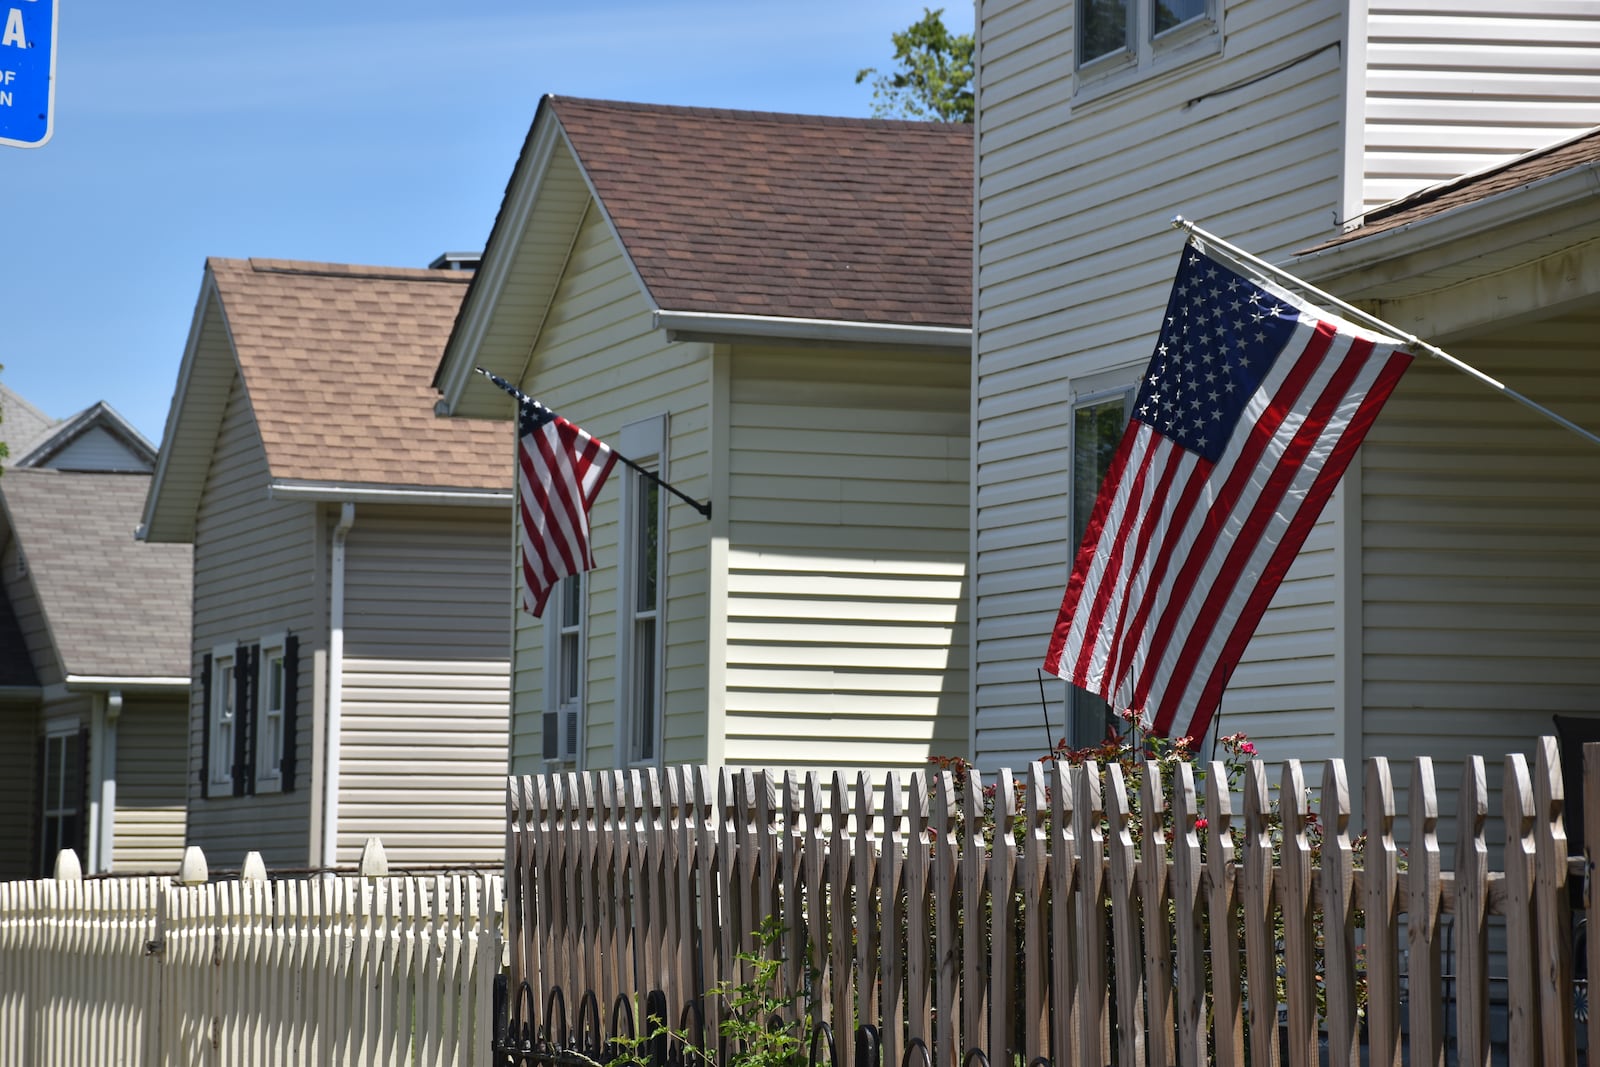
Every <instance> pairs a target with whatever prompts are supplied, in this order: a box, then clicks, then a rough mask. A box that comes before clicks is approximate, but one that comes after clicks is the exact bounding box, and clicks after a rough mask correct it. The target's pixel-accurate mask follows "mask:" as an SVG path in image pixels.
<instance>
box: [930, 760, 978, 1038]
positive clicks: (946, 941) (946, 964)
mask: <svg viewBox="0 0 1600 1067" xmlns="http://www.w3.org/2000/svg"><path fill="white" fill-rule="evenodd" d="M933 781H934V790H933V795H932V796H931V797H930V798H929V800H930V802H931V803H932V805H933V810H932V815H933V820H932V821H933V888H932V891H931V894H930V895H931V898H932V903H933V914H934V918H933V952H934V956H933V958H934V974H933V983H934V984H933V988H934V1008H933V1011H934V1022H935V1030H934V1043H933V1052H934V1056H935V1060H934V1067H960V1065H961V1063H962V1060H963V1056H962V1050H961V1049H960V1048H959V1047H958V1045H957V1038H956V1025H957V1024H956V1011H957V1007H956V1006H957V1004H959V1003H960V998H959V994H958V986H959V984H960V981H961V979H960V971H959V970H958V968H959V967H960V965H961V962H960V961H961V945H960V943H959V942H958V941H957V940H956V901H957V894H958V893H959V892H960V885H959V883H958V882H957V880H956V879H957V871H956V849H957V844H956V835H955V814H956V796H955V775H954V774H952V773H951V772H950V771H947V770H946V771H940V772H939V773H938V774H937V775H935V776H934V780H933ZM969 784H970V783H969Z"/></svg>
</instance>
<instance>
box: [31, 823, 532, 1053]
mask: <svg viewBox="0 0 1600 1067" xmlns="http://www.w3.org/2000/svg"><path fill="white" fill-rule="evenodd" d="M372 844H373V843H372V842H369V847H368V852H367V855H366V856H364V857H363V862H364V865H366V866H367V867H368V869H379V870H381V869H382V866H383V865H382V864H381V862H376V861H375V860H374V858H373V857H374V855H375V854H374V852H373V850H372ZM197 853H198V850H196V849H191V850H190V855H189V856H188V857H186V859H185V872H194V871H196V870H198V872H199V873H198V876H197V877H196V876H194V875H192V874H191V875H189V876H188V877H187V879H185V878H184V877H180V878H172V877H167V876H160V877H149V876H147V877H107V878H95V879H89V880H84V879H82V878H78V877H73V876H72V873H71V872H70V871H68V872H64V873H65V876H61V877H57V878H54V879H43V880H38V881H27V882H8V883H0V1064H28V1065H30V1067H55V1065H66V1064H73V1065H76V1064H85V1063H121V1064H129V1065H140V1067H157V1065H163V1064H167V1065H179V1064H181V1065H184V1067H189V1065H229V1067H234V1065H273V1064H284V1065H289V1064H305V1063H317V1064H351V1065H355V1064H361V1065H402V1064H417V1065H445V1064H450V1065H458V1067H487V1065H488V1064H490V1062H491V1058H490V1057H491V1053H490V1048H489V1045H490V1031H491V1025H492V1024H491V1007H492V1001H493V991H494V981H495V977H496V975H498V974H499V973H500V970H501V967H500V963H501V949H502V946H501V939H500V930H501V920H502V900H503V898H502V892H503V884H502V878H501V876H500V875H499V874H498V873H496V874H479V875H463V874H454V875H438V876H433V877H387V876H376V875H375V876H372V877H360V876H357V877H350V876H341V877H331V876H330V877H322V876H310V877H305V876H297V877H292V878H281V879H271V880H269V879H267V878H266V877H265V871H264V869H262V868H261V867H260V866H259V863H248V862H247V864H246V865H245V876H244V877H242V878H239V879H230V880H226V881H217V882H208V881H206V875H205V872H204V862H203V857H199V858H198V864H197ZM69 867H70V865H69ZM185 880H188V881H190V882H192V883H193V884H185Z"/></svg>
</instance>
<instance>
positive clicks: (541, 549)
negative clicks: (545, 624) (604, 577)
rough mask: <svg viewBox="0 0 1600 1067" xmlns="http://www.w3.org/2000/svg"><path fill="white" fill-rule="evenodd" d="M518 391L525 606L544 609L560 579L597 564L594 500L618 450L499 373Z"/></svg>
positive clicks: (504, 383)
mask: <svg viewBox="0 0 1600 1067" xmlns="http://www.w3.org/2000/svg"><path fill="white" fill-rule="evenodd" d="M485 374H486V375H487V377H488V378H489V380H490V381H492V382H494V383H495V384H496V385H498V386H500V388H502V389H504V390H505V391H506V392H508V393H510V394H511V395H512V396H514V397H516V398H517V508H518V511H519V512H520V514H521V519H522V607H523V609H524V610H526V611H529V612H531V613H533V614H534V615H535V616H539V615H543V614H544V605H545V601H546V600H548V599H549V597H550V591H551V590H552V589H554V588H555V585H556V583H557V582H559V581H561V579H563V578H565V577H567V576H568V575H572V574H581V573H582V572H584V571H587V570H592V569H593V568H594V551H593V550H592V549H591V548H590V546H589V508H591V507H592V506H593V505H594V499H595V497H596V496H598V495H599V493H600V487H601V486H602V485H604V484H605V482H606V477H607V476H608V475H610V473H611V468H612V467H614V466H616V463H617V456H616V453H614V452H612V451H611V448H610V446H608V445H607V444H606V443H605V442H604V441H601V440H599V439H598V438H595V437H590V436H589V435H588V434H587V433H585V432H584V431H583V430H582V429H580V428H579V427H577V426H575V425H573V424H572V423H570V422H568V421H567V420H566V419H563V418H562V417H561V416H560V415H557V414H556V413H555V412H553V411H551V410H550V409H549V408H547V407H545V406H544V405H543V404H541V403H539V402H538V401H537V400H534V399H533V398H532V397H530V396H527V395H525V394H524V393H523V392H522V391H521V390H520V389H518V388H517V387H516V386H514V385H512V384H511V383H510V382H508V381H506V380H505V379H504V378H501V377H499V376H498V375H494V374H488V373H487V372H485Z"/></svg>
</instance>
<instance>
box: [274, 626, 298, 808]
mask: <svg viewBox="0 0 1600 1067" xmlns="http://www.w3.org/2000/svg"><path fill="white" fill-rule="evenodd" d="M299 707H300V639H299V638H298V637H296V636H295V635H294V634H290V635H289V636H288V637H286V638H284V640H283V762H282V763H280V764H278V773H279V774H280V775H282V780H283V791H284V792H285V793H292V792H294V757H295V747H294V743H295V734H294V730H295V713H296V711H298V709H299Z"/></svg>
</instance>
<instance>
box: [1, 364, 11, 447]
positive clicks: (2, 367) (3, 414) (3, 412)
mask: <svg viewBox="0 0 1600 1067" xmlns="http://www.w3.org/2000/svg"><path fill="white" fill-rule="evenodd" d="M5 369H6V365H5V364H4V363H0V370H5ZM5 421H6V413H5V411H4V410H3V409H0V422H5ZM9 455H11V450H10V449H9V448H7V447H6V443H5V442H4V441H0V459H5V458H6V457H7V456H9ZM0 473H3V471H0Z"/></svg>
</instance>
